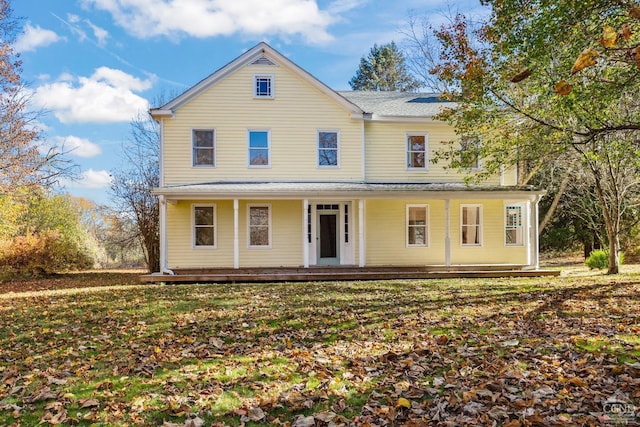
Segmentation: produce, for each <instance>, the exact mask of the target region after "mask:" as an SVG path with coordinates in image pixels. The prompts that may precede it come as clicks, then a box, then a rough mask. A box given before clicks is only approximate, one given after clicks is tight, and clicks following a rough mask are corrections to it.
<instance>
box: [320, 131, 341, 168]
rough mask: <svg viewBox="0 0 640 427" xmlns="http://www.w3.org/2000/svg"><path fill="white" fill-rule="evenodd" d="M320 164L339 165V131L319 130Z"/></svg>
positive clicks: (322, 165) (327, 165) (324, 165)
mask: <svg viewBox="0 0 640 427" xmlns="http://www.w3.org/2000/svg"><path fill="white" fill-rule="evenodd" d="M318 166H320V167H332V166H333V167H336V166H338V132H325V131H319V132H318Z"/></svg>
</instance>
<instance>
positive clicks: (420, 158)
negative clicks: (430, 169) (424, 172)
mask: <svg viewBox="0 0 640 427" xmlns="http://www.w3.org/2000/svg"><path fill="white" fill-rule="evenodd" d="M427 149H428V138H427V135H425V134H419V135H418V134H407V169H427V166H428V162H429V159H428V156H427Z"/></svg>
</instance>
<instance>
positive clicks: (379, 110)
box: [338, 91, 455, 117]
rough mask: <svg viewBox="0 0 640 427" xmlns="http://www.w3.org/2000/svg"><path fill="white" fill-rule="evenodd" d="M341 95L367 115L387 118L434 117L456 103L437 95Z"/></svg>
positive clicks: (392, 93)
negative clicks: (444, 108)
mask: <svg viewBox="0 0 640 427" xmlns="http://www.w3.org/2000/svg"><path fill="white" fill-rule="evenodd" d="M338 93H339V94H340V95H342V96H343V97H345V98H346V99H348V100H349V101H351V102H352V103H354V104H355V105H357V106H358V107H360V108H361V109H362V110H364V111H365V112H367V113H371V114H375V115H378V116H387V117H433V116H434V115H436V114H438V113H440V111H441V109H442V108H443V107H454V106H455V103H454V102H450V101H443V100H441V99H440V94H437V93H412V92H365V91H338Z"/></svg>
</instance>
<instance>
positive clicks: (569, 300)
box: [0, 274, 640, 426]
mask: <svg viewBox="0 0 640 427" xmlns="http://www.w3.org/2000/svg"><path fill="white" fill-rule="evenodd" d="M65 277H66V279H65V278H61V279H60V280H61V282H60V283H59V286H53V287H55V288H69V289H57V290H52V289H48V288H50V287H52V286H38V285H37V284H31V285H30V288H29V291H28V292H6V290H7V289H8V288H7V289H5V293H3V294H0V424H2V425H36V424H39V423H42V424H64V425H123V424H127V425H163V424H164V425H167V426H201V425H214V426H223V425H231V426H238V425H277V424H281V425H292V426H314V425H316V426H325V425H326V426H329V425H337V426H339V425H357V426H385V425H396V426H399V425H406V426H420V425H465V424H466V425H491V424H493V423H494V422H495V423H496V425H503V426H525V425H554V424H556V425H602V424H607V423H610V424H611V425H615V424H616V423H621V422H629V423H637V422H640V418H639V417H640V414H639V413H638V411H640V408H639V407H640V276H639V275H637V274H625V275H620V276H618V277H606V276H578V277H562V278H537V279H490V280H483V279H472V280H432V281H427V280H414V281H380V282H336V283H295V284H292V283H284V284H252V285H244V284H236V285H229V284H227V285H183V286H149V285H138V284H134V283H135V281H134V280H131V277H130V276H125V275H122V276H121V282H119V281H118V278H117V277H118V276H109V277H108V278H107V276H100V275H99V274H95V275H86V276H77V275H76V276H74V275H69V276H65ZM65 280H67V281H75V282H76V286H77V285H83V283H82V282H83V281H85V282H86V283H84V284H86V285H89V286H88V287H77V288H74V287H71V286H64V283H68V282H66V281H65ZM120 283H123V284H124V283H126V285H121V284H120ZM101 284H107V285H109V286H100V285H101ZM0 290H1V288H0ZM11 290H13V291H15V290H19V289H16V286H13V287H12V288H11Z"/></svg>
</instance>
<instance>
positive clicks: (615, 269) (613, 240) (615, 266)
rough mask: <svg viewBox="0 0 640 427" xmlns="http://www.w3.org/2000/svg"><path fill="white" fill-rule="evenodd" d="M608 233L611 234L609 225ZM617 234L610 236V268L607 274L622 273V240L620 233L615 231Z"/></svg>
mask: <svg viewBox="0 0 640 427" xmlns="http://www.w3.org/2000/svg"><path fill="white" fill-rule="evenodd" d="M607 234H609V227H607ZM614 234H615V236H609V268H608V269H607V274H618V273H620V242H619V239H618V233H614Z"/></svg>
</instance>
